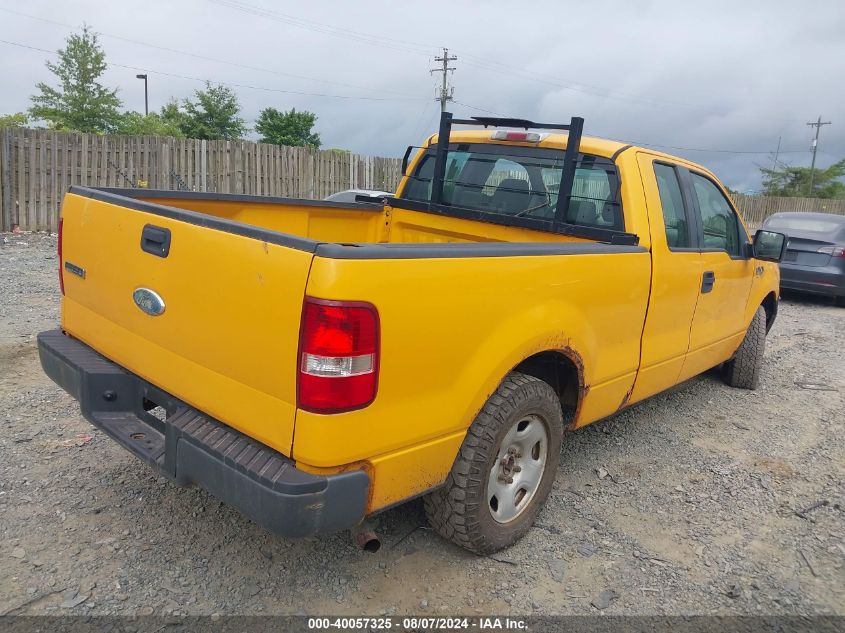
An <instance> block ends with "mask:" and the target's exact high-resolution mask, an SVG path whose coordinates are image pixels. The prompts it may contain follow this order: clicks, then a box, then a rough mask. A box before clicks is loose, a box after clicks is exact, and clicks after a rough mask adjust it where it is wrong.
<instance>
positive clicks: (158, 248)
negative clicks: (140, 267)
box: [141, 224, 170, 257]
mask: <svg viewBox="0 0 845 633" xmlns="http://www.w3.org/2000/svg"><path fill="white" fill-rule="evenodd" d="M141 250H142V251H144V252H145V253H149V254H150V255H155V256H156V257H167V255H168V254H169V253H170V229H165V228H162V227H160V226H153V225H152V224H147V225H146V226H145V227H144V230H143V231H142V232H141Z"/></svg>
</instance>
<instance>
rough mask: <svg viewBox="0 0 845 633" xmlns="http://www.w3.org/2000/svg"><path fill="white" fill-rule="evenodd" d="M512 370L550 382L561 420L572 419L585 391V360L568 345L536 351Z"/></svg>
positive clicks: (576, 412)
mask: <svg viewBox="0 0 845 633" xmlns="http://www.w3.org/2000/svg"><path fill="white" fill-rule="evenodd" d="M511 371H517V372H520V373H523V374H526V375H528V376H533V377H535V378H539V379H540V380H542V381H543V382H545V383H547V384H548V385H549V386H551V388H552V389H554V391H555V393H556V394H557V396H558V398H559V399H560V404H561V408H562V411H563V419H564V422H565V423H567V424H568V425H571V424H573V423H574V421H575V420H576V419H577V417H578V413H579V411H580V409H581V403H582V402H583V400H584V395H585V394H586V388H585V386H584V363H583V361H582V360H581V356H580V355H579V354H578V353H577V352H576V351H574V350H572V349H569V348H567V349H563V350H560V349H552V350H545V351H542V352H537V353H535V354H532V355H531V356H529V357H527V358H525V359H524V360H522V361H521V362H520V363H518V364H517V365H516V366H515V367H514V368H513V369H512V370H511Z"/></svg>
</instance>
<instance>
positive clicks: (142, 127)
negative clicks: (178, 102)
mask: <svg viewBox="0 0 845 633" xmlns="http://www.w3.org/2000/svg"><path fill="white" fill-rule="evenodd" d="M169 105H170V104H168V105H167V106H165V107H164V108H162V109H161V114H159V113H157V112H150V113H149V114H147V115H143V114H141V113H140V112H124V113H123V114H122V115H121V116H120V120H119V121H118V123H117V125H116V126H115V128H114V129H113V130H112V131H113V132H114V133H115V134H128V135H131V136H177V137H184V136H185V134H184V132H182V127H181V125H180V124H181V122H182V119H181V116H175V115H174V114H173V113H172V111H171V110H169V109H168V106H169ZM176 112H177V113H179V114H180V115H181V112H179V110H178V106H177V109H176Z"/></svg>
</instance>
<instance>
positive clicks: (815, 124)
mask: <svg viewBox="0 0 845 633" xmlns="http://www.w3.org/2000/svg"><path fill="white" fill-rule="evenodd" d="M807 125H809V126H810V127H814V128H816V136H815V137H814V138H813V161H812V163H810V189H809V192H808V197H810V198H812V197H813V185H814V182H813V181H814V180H815V176H816V150H817V149H818V147H819V130H821V129H822V126H823V125H831V122H830V121H822V115H821V114H820V115H819V120H818V121H813V122H811V123H807Z"/></svg>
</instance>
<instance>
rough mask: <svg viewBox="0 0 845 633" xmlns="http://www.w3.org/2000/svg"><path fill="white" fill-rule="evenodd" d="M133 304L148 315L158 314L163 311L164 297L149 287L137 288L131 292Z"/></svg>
mask: <svg viewBox="0 0 845 633" xmlns="http://www.w3.org/2000/svg"><path fill="white" fill-rule="evenodd" d="M132 300H133V301H134V302H135V305H136V306H138V307H139V308H141V310H143V311H144V312H146V313H147V314H149V315H150V316H158V315H159V314H161V313H162V312H164V299H162V298H161V297H160V296H159V294H158V293H157V292H155V291H154V290H150V289H149V288H138V289H137V290H135V292H133V293H132Z"/></svg>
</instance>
